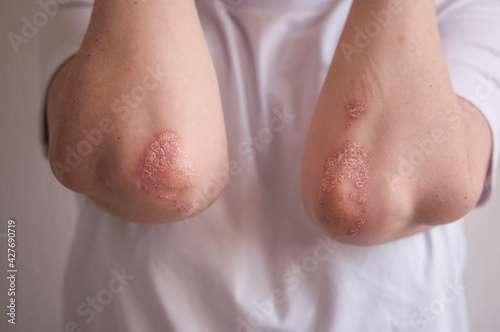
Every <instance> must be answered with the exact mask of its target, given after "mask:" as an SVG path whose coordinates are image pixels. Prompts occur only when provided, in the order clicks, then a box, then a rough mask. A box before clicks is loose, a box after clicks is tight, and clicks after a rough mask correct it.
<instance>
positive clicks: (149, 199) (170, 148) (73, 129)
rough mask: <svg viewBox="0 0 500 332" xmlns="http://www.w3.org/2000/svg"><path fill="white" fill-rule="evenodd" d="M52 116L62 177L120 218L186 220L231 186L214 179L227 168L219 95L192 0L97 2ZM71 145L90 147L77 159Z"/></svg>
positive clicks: (53, 156) (52, 144)
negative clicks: (72, 152)
mask: <svg viewBox="0 0 500 332" xmlns="http://www.w3.org/2000/svg"><path fill="white" fill-rule="evenodd" d="M47 117H48V124H49V133H50V139H49V159H50V163H51V166H52V169H53V171H54V173H55V175H56V176H57V178H58V179H59V181H61V183H62V184H63V185H64V186H66V187H67V188H69V189H71V190H73V191H76V192H79V193H82V194H84V195H86V196H88V197H89V198H90V199H92V200H93V201H94V202H95V203H96V204H97V205H98V206H100V207H101V208H102V209H104V210H106V211H108V212H110V213H112V214H114V215H116V216H118V217H120V218H123V219H125V220H128V221H132V222H138V223H152V224H156V223H168V222H172V221H177V220H182V219H185V218H187V217H190V216H192V215H195V214H197V213H200V212H201V211H203V210H204V209H205V208H206V207H207V206H209V205H210V204H211V203H212V202H213V201H214V200H215V199H216V197H217V196H218V195H219V194H220V192H221V191H222V190H223V188H222V187H221V186H220V183H221V182H220V181H219V182H217V183H218V184H219V185H218V186H217V188H216V189H217V190H216V191H217V192H216V193H215V194H214V186H213V183H214V180H213V178H214V177H217V178H218V179H221V178H223V181H222V182H223V183H224V182H225V181H226V179H227V169H228V157H227V139H226V132H225V126H224V121H223V114H222V106H221V101H220V93H219V87H218V83H217V78H216V75H215V70H214V68H213V63H212V60H211V58H210V54H209V51H208V48H207V45H206V42H205V39H204V36H203V32H202V29H201V25H200V22H199V18H198V14H197V11H196V7H195V4H194V1H193V0H153V1H148V2H143V1H128V0H126V1H124V0H96V1H95V3H94V10H93V14H92V17H91V21H90V24H89V28H88V30H87V33H86V35H85V38H84V40H83V43H82V46H81V49H80V50H79V52H78V54H77V55H76V56H75V57H74V58H73V59H71V60H70V61H68V63H66V64H65V65H64V66H63V67H62V68H61V69H60V70H59V71H58V73H57V74H56V75H55V77H54V79H53V81H52V83H51V86H50V90H49V94H48V100H47ZM103 121H105V122H103ZM103 123H104V124H105V125H103ZM96 130H98V131H100V132H101V134H102V136H99V134H98V131H96ZM84 131H85V132H87V133H89V132H90V133H94V134H95V136H94V137H95V138H94V143H95V144H93V145H89V144H87V143H85V142H84V141H88V140H89V139H88V137H87V136H85V135H84V134H83V133H84ZM82 142H84V143H82ZM85 144H87V145H85ZM89 146H90V147H91V150H92V151H91V152H90V153H89V152H88V150H89ZM68 147H69V149H73V151H80V152H81V153H83V154H84V155H83V156H82V157H81V158H79V159H81V160H79V162H78V165H76V166H75V165H72V166H71V167H69V166H68V163H70V164H71V160H72V159H71V157H68ZM78 149H79V150H78ZM80 152H79V153H80ZM77 157H78V156H76V157H75V158H77ZM68 158H69V159H68ZM73 159H74V158H73ZM68 160H69V161H68ZM75 164H76V163H75ZM73 166H75V167H73ZM209 187H210V194H209V196H206V195H205V194H204V193H205V192H206V191H205V190H206V189H207V188H209Z"/></svg>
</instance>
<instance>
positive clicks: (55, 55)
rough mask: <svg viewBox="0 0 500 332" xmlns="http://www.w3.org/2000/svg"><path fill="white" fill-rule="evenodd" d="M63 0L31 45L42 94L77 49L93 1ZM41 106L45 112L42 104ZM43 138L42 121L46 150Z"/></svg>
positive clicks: (46, 136) (45, 92) (87, 21)
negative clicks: (36, 63) (33, 49)
mask: <svg viewBox="0 0 500 332" xmlns="http://www.w3.org/2000/svg"><path fill="white" fill-rule="evenodd" d="M61 2H62V1H61ZM64 2H65V3H64V4H59V7H58V9H57V12H55V9H54V8H52V10H53V12H52V15H50V16H51V18H50V21H49V23H48V24H47V25H46V26H45V27H44V28H43V29H40V32H39V36H37V44H36V45H35V47H36V52H37V60H38V68H39V71H40V72H39V76H38V77H40V82H39V84H40V85H39V86H40V89H41V90H42V91H41V93H42V94H43V95H44V96H46V94H47V91H48V88H49V84H50V82H51V80H52V77H53V76H54V74H55V73H56V72H57V70H58V69H59V68H60V67H61V65H63V64H64V63H65V62H66V61H67V60H68V59H70V58H71V57H72V56H73V55H75V54H76V53H77V52H78V50H79V48H80V45H81V43H82V40H83V36H84V35H85V31H86V30H87V26H88V23H89V20H90V15H91V13H92V6H93V1H89V0H77V1H75V0H70V1H64ZM44 103H45V100H44ZM42 109H43V111H44V112H45V106H43V108H42ZM44 118H45V116H44ZM47 138H48V135H47V128H46V121H44V141H45V142H44V145H45V149H46V150H47V143H48V142H47Z"/></svg>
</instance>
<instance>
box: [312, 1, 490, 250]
mask: <svg viewBox="0 0 500 332" xmlns="http://www.w3.org/2000/svg"><path fill="white" fill-rule="evenodd" d="M388 9H391V10H392V13H391V12H390V11H389V12H390V13H391V16H390V19H389V20H388V21H387V22H388V24H385V26H384V27H382V28H381V29H379V30H378V31H376V30H375V29H374V30H371V31H372V32H373V31H376V33H372V36H370V37H369V43H367V44H366V45H363V46H364V48H358V50H356V51H352V49H349V48H346V43H347V44H350V45H354V42H353V41H354V40H355V38H356V33H359V31H360V30H362V31H364V29H365V28H366V27H368V28H373V21H375V19H374V16H373V13H379V12H380V11H381V10H386V11H388ZM370 22H371V23H370ZM358 38H359V37H358ZM343 42H344V43H343ZM349 50H351V52H350V51H349ZM491 139H492V138H491V132H490V128H489V126H488V124H487V122H486V120H485V119H484V117H483V116H482V114H481V113H480V111H479V110H477V109H476V108H475V107H474V106H472V105H470V104H469V103H467V102H466V101H464V100H462V99H461V98H459V97H457V96H456V95H455V93H454V91H453V88H452V85H451V82H450V79H449V75H448V72H447V70H446V64H445V61H444V57H443V54H442V49H441V45H440V40H439V32H438V27H437V20H436V15H435V4H434V1H431V0H420V1H409V0H400V1H397V0H393V1H389V0H373V1H365V0H354V2H353V6H352V9H351V11H350V14H349V17H348V20H347V23H346V25H345V28H344V31H343V34H342V36H341V40H340V43H339V46H338V48H337V51H336V53H335V56H334V58H333V60H332V63H331V66H330V69H329V72H328V75H327V78H326V80H325V83H324V86H323V89H322V92H321V95H320V97H319V100H318V103H317V106H316V109H315V113H314V116H313V119H312V123H311V126H310V129H309V134H308V138H307V142H306V147H305V152H304V159H303V171H302V196H303V201H304V205H305V208H306V210H307V211H308V213H309V215H310V216H311V218H312V219H313V221H314V222H315V223H316V224H317V225H318V226H319V227H320V228H321V229H322V230H323V231H324V232H325V233H326V234H328V235H330V236H331V237H332V238H334V239H335V240H338V241H340V242H343V243H347V244H352V245H375V244H380V243H384V242H388V241H393V240H397V239H400V238H404V237H407V236H410V235H412V234H415V233H418V232H422V231H426V230H429V229H431V228H432V227H434V226H437V225H442V224H446V223H450V222H453V221H455V220H457V219H459V218H461V217H463V216H464V215H466V214H467V213H468V212H469V211H470V210H471V209H472V208H473V207H474V206H475V204H476V202H477V200H478V199H479V196H480V194H481V191H482V187H483V183H484V180H485V176H486V174H487V168H488V164H489V160H490V155H491V146H492V143H491ZM349 151H350V152H349ZM403 160H406V161H407V162H405V161H403ZM356 178H358V179H359V178H361V179H362V180H363V181H362V183H361V182H356V180H355V179H356ZM357 184H358V185H357Z"/></svg>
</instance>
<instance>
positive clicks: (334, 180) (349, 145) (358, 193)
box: [319, 141, 370, 235]
mask: <svg viewBox="0 0 500 332" xmlns="http://www.w3.org/2000/svg"><path fill="white" fill-rule="evenodd" d="M369 181H370V177H369V169H368V153H367V151H366V150H365V149H364V148H363V147H362V146H361V145H360V144H358V143H356V142H353V141H346V142H345V143H344V146H343V147H342V148H341V149H339V150H337V151H336V152H334V153H333V154H332V155H331V156H330V157H329V158H328V160H327V161H326V163H325V166H324V170H323V178H322V180H321V183H320V191H321V194H320V198H319V203H320V204H322V205H324V204H326V202H327V201H326V198H327V197H331V196H332V195H335V197H334V198H333V199H335V200H336V201H337V202H338V203H340V204H344V203H341V202H342V201H346V202H347V204H349V205H352V204H355V205H364V204H366V203H367V198H366V191H365V186H366V184H367V183H368V182H369ZM354 210H355V211H357V212H356V213H357V214H356V215H354V216H351V217H354V219H355V220H356V222H355V224H354V225H353V226H351V227H349V229H348V230H347V232H346V234H347V235H357V234H359V233H360V232H361V229H362V227H363V226H364V225H365V224H366V222H367V219H366V216H365V212H366V210H365V209H359V208H357V209H354ZM323 220H324V221H325V220H326V221H328V222H327V224H330V225H331V224H332V222H331V217H329V216H326V217H324V218H323Z"/></svg>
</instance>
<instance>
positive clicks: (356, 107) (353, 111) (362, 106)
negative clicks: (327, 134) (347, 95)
mask: <svg viewBox="0 0 500 332" xmlns="http://www.w3.org/2000/svg"><path fill="white" fill-rule="evenodd" d="M346 109H347V115H348V117H349V122H348V123H347V129H350V128H352V126H353V125H354V124H353V123H354V121H356V120H357V119H359V118H360V117H361V116H362V115H363V114H364V113H366V112H367V111H368V105H367V104H366V103H365V102H363V101H360V100H353V101H351V102H350V103H349V104H347V107H346Z"/></svg>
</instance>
